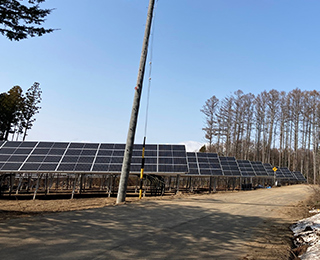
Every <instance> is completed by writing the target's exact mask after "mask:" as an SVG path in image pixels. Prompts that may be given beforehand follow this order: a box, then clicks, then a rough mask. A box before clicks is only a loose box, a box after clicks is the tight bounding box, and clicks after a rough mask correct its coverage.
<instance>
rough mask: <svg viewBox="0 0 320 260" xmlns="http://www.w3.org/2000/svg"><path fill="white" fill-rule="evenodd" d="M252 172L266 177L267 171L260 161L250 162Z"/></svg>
mask: <svg viewBox="0 0 320 260" xmlns="http://www.w3.org/2000/svg"><path fill="white" fill-rule="evenodd" d="M251 165H252V167H253V170H254V172H255V173H256V175H257V176H258V177H267V176H268V173H267V171H266V169H265V168H264V166H263V164H262V162H251Z"/></svg>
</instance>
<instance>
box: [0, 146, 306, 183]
mask: <svg viewBox="0 0 320 260" xmlns="http://www.w3.org/2000/svg"><path fill="white" fill-rule="evenodd" d="M124 152H125V144H115V143H67V142H10V141H0V173H1V172H5V173H8V172H20V173H21V172H22V173H28V172H30V173H34V172H59V173H83V172H85V173H97V174H99V173H100V174H101V173H115V174H119V173H121V168H122V162H123V156H124ZM141 157H142V145H139V144H136V145H134V148H133V152H132V161H131V168H130V172H131V173H139V172H140V169H141V160H142V159H141ZM144 168H145V172H149V173H158V174H188V175H201V176H230V177H240V176H242V177H255V176H258V177H274V174H276V176H275V177H276V178H277V179H283V180H298V181H306V180H305V178H304V177H303V175H302V174H301V173H300V172H294V173H292V172H290V171H289V169H288V168H285V167H282V168H280V167H277V171H276V172H275V173H274V171H273V170H272V168H273V167H272V166H271V164H268V163H264V164H262V163H261V162H251V161H248V160H236V159H235V158H234V157H223V156H218V155H217V154H216V153H195V152H193V153H189V152H188V153H186V149H185V146H184V145H170V144H169V145H166V144H147V145H146V148H145V167H144Z"/></svg>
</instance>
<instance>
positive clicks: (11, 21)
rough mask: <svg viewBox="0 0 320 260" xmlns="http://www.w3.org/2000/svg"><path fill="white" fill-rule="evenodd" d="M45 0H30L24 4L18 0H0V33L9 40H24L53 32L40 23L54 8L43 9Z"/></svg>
mask: <svg viewBox="0 0 320 260" xmlns="http://www.w3.org/2000/svg"><path fill="white" fill-rule="evenodd" d="M43 2H45V0H28V1H27V4H26V5H25V4H22V3H21V1H18V0H0V33H1V34H2V35H4V36H6V37H7V38H9V40H16V41H19V40H22V39H25V38H27V37H28V36H31V37H34V36H42V35H43V34H46V33H50V32H53V31H54V29H45V28H44V27H41V26H40V25H41V24H42V23H44V21H45V18H46V16H47V15H49V14H50V13H51V11H52V9H41V8H40V6H39V4H41V3H43Z"/></svg>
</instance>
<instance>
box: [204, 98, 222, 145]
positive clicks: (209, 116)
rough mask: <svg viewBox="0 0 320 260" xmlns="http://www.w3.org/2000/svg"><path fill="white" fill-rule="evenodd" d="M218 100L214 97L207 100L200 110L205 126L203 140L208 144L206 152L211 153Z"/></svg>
mask: <svg viewBox="0 0 320 260" xmlns="http://www.w3.org/2000/svg"><path fill="white" fill-rule="evenodd" d="M218 103H219V99H218V98H216V96H212V97H211V98H209V99H208V100H207V101H206V102H205V104H204V106H203V107H202V109H201V110H200V111H201V112H202V113H203V114H204V116H205V124H204V127H203V128H202V130H203V131H204V132H205V139H206V140H207V141H208V142H209V147H208V151H212V150H213V149H212V145H213V137H214V135H215V134H216V118H215V112H216V108H217V106H218Z"/></svg>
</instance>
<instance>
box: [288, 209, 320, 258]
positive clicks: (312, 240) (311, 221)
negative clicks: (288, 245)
mask: <svg viewBox="0 0 320 260" xmlns="http://www.w3.org/2000/svg"><path fill="white" fill-rule="evenodd" d="M291 230H292V231H293V233H294V244H295V245H296V246H297V247H300V246H302V245H308V246H309V247H308V249H307V252H306V253H304V254H303V255H302V256H300V258H301V259H302V260H317V259H319V260H320V213H319V214H316V215H314V216H312V217H310V218H305V219H302V220H300V221H298V222H297V223H296V224H294V225H292V226H291Z"/></svg>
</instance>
